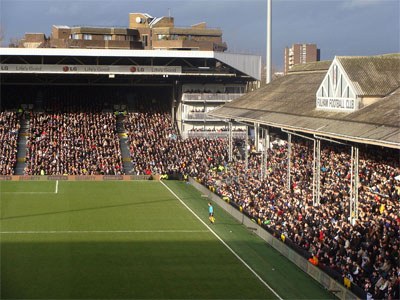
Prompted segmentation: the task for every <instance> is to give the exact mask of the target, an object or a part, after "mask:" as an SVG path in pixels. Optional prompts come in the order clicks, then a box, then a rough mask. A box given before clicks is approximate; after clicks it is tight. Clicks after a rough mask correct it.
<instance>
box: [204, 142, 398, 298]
mask: <svg viewBox="0 0 400 300" xmlns="http://www.w3.org/2000/svg"><path fill="white" fill-rule="evenodd" d="M348 152H349V151H347V152H346V151H345V150H344V149H341V148H338V147H336V146H332V145H328V146H327V147H325V148H324V149H323V150H322V151H321V161H322V162H321V202H320V203H321V204H320V205H319V206H313V199H312V185H311V184H312V182H311V178H312V165H313V155H312V151H311V147H310V146H309V145H307V144H305V143H299V142H298V143H293V144H292V168H291V179H292V186H291V189H290V191H288V190H287V189H286V188H284V187H285V185H286V181H287V178H286V176H287V173H286V170H287V146H286V145H285V146H277V147H275V148H274V149H270V150H269V151H268V165H267V177H266V180H261V179H260V178H259V174H260V171H261V170H260V169H261V168H260V157H259V155H256V154H253V155H251V157H250V161H249V169H248V171H247V172H246V171H245V170H244V166H243V163H242V162H236V163H234V164H232V165H231V167H230V168H229V171H228V172H219V173H218V172H213V173H207V174H206V173H205V174H202V176H200V177H199V180H200V181H201V182H202V183H203V184H205V185H207V186H209V187H211V188H212V189H215V191H216V193H217V194H219V195H220V196H222V197H227V198H228V199H230V200H233V202H234V203H236V204H237V205H238V206H241V207H242V208H243V210H244V211H245V212H246V213H247V214H248V215H249V216H251V217H253V218H254V219H257V220H258V219H260V223H261V224H263V226H264V227H266V228H267V229H269V230H271V232H273V233H274V234H275V235H276V236H277V237H278V238H280V239H282V240H283V241H285V242H286V243H289V242H290V243H294V244H295V245H297V246H298V247H299V249H301V250H303V251H300V252H303V253H302V254H303V255H306V256H307V257H310V262H312V263H314V264H316V265H319V266H320V267H321V268H323V269H325V270H327V271H328V272H329V271H333V272H336V273H337V274H340V275H341V276H342V277H343V279H344V278H346V280H349V281H350V282H352V283H353V284H355V285H357V286H359V287H361V288H362V289H364V292H365V294H367V293H369V294H370V295H373V296H374V297H375V298H378V299H382V298H392V299H395V298H396V297H397V298H398V297H399V294H398V292H399V289H398V286H399V278H400V267H399V264H398V262H399V247H400V242H399V241H400V239H399V233H400V231H399V226H400V216H399V211H400V206H399V195H400V184H399V181H398V179H397V180H396V176H398V175H399V174H400V168H399V157H398V152H396V151H393V152H390V151H389V152H388V153H385V152H384V151H381V152H376V153H373V152H372V151H371V150H369V151H368V152H365V153H364V152H361V153H360V173H359V175H360V188H359V220H358V221H357V222H356V224H354V226H353V225H351V224H350V221H349V218H348V217H349V214H350V212H349V199H350V198H349V197H350V155H349V153H348ZM367 153H368V154H367ZM389 153H390V155H389ZM397 178H398V177H397ZM304 251H306V252H304ZM331 274H332V272H331Z"/></svg>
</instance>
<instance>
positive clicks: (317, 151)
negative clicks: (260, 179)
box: [281, 128, 321, 206]
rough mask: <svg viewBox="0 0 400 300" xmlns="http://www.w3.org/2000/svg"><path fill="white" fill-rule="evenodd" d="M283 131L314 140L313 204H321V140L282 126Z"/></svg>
mask: <svg viewBox="0 0 400 300" xmlns="http://www.w3.org/2000/svg"><path fill="white" fill-rule="evenodd" d="M281 130H282V131H283V132H286V133H287V134H293V135H295V136H299V137H302V138H304V139H307V140H310V141H313V180H312V197H313V205H314V206H316V205H319V194H320V193H319V190H320V184H319V183H320V182H321V180H320V175H321V173H320V170H321V163H320V158H321V141H320V140H318V139H315V138H311V137H309V136H306V135H302V134H299V133H294V132H291V131H287V130H285V129H283V128H281Z"/></svg>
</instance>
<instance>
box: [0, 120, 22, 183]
mask: <svg viewBox="0 0 400 300" xmlns="http://www.w3.org/2000/svg"><path fill="white" fill-rule="evenodd" d="M19 129H20V123H19V118H18V116H17V113H15V112H0V143H1V148H0V175H13V174H14V168H15V166H16V164H17V149H18V133H19Z"/></svg>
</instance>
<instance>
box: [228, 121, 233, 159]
mask: <svg viewBox="0 0 400 300" xmlns="http://www.w3.org/2000/svg"><path fill="white" fill-rule="evenodd" d="M228 126H229V132H228V147H229V148H228V149H229V150H228V151H229V153H228V160H229V162H231V161H232V150H233V145H232V120H230V121H229V122H228Z"/></svg>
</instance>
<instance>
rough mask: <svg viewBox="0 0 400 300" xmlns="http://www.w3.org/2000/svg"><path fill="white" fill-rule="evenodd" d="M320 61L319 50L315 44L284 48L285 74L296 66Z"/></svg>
mask: <svg viewBox="0 0 400 300" xmlns="http://www.w3.org/2000/svg"><path fill="white" fill-rule="evenodd" d="M319 60H320V49H318V48H317V45H316V44H293V45H292V47H290V48H289V47H286V48H285V70H284V71H285V74H287V73H288V72H289V70H290V69H291V68H292V67H293V66H294V65H297V64H305V63H308V62H313V61H319Z"/></svg>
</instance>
